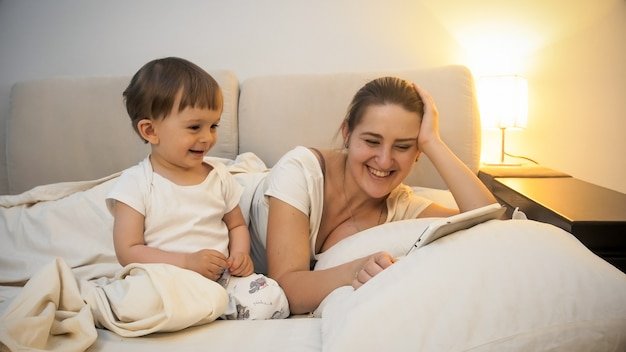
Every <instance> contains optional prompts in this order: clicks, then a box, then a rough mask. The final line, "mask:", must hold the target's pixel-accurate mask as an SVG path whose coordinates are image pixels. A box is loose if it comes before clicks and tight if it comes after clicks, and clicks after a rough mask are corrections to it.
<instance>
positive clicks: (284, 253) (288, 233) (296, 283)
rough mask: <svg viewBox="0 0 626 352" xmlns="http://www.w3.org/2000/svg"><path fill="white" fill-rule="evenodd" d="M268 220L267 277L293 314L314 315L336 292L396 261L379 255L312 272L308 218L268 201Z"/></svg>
mask: <svg viewBox="0 0 626 352" xmlns="http://www.w3.org/2000/svg"><path fill="white" fill-rule="evenodd" d="M268 216H269V217H268V225H267V266H268V274H269V276H270V277H271V278H273V279H275V280H276V281H277V282H278V284H279V285H280V286H281V287H282V289H283V290H284V291H285V294H286V295H287V299H288V300H289V310H290V311H291V313H293V314H302V313H309V312H313V311H314V310H315V309H316V308H317V307H318V306H319V305H320V303H321V302H322V300H323V299H324V298H326V296H327V295H328V294H329V293H331V292H332V291H333V290H335V289H336V288H338V287H340V286H346V285H351V284H353V285H355V287H357V286H360V285H361V284H362V283H363V282H366V281H367V280H368V279H369V278H371V277H373V276H374V275H376V274H377V273H378V272H380V271H382V270H383V269H384V268H386V267H387V266H389V265H391V263H392V261H393V259H392V258H391V257H390V256H389V255H388V254H386V253H382V252H380V253H376V254H374V255H371V256H368V257H365V258H361V259H357V260H354V261H351V262H348V263H345V264H342V265H339V266H336V267H333V268H329V269H326V270H317V271H311V269H310V253H311V250H310V242H309V218H308V216H307V215H306V214H304V213H302V212H301V211H299V210H297V209H296V208H294V207H293V206H291V205H289V204H287V203H285V202H283V201H281V200H279V199H276V198H274V197H270V200H269V215H268ZM357 274H358V275H357ZM357 276H358V278H357Z"/></svg>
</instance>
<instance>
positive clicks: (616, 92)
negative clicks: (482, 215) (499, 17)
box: [520, 1, 626, 211]
mask: <svg viewBox="0 0 626 352" xmlns="http://www.w3.org/2000/svg"><path fill="white" fill-rule="evenodd" d="M528 76H529V84H531V82H532V84H533V86H534V89H533V90H532V91H531V94H532V95H531V96H530V97H529V99H530V100H531V101H533V105H532V106H531V107H530V108H531V111H530V113H531V115H530V118H531V119H532V120H529V124H532V125H531V126H530V127H529V128H528V132H529V133H520V136H522V137H523V138H521V139H520V143H521V144H522V145H523V146H524V148H523V149H524V150H525V151H526V153H528V154H530V155H534V156H536V157H537V158H538V159H539V160H540V161H541V163H543V164H546V165H549V166H551V167H553V168H556V169H559V170H562V171H564V172H567V173H570V174H571V175H574V176H576V177H578V178H580V179H583V180H586V181H588V182H592V183H597V184H600V185H602V186H604V187H607V188H611V189H615V190H618V191H620V192H622V193H626V156H624V153H625V152H626V98H625V97H626V1H620V2H617V3H616V4H615V8H613V9H612V10H611V11H609V12H608V13H607V14H606V15H605V16H603V17H602V18H599V19H598V20H597V21H596V22H594V23H592V24H591V25H589V26H588V27H586V28H583V29H582V30H581V31H580V32H577V33H573V34H572V35H570V36H568V37H566V38H563V40H560V41H559V42H557V43H554V44H553V45H550V46H548V47H546V48H544V49H543V50H540V51H538V52H537V53H536V56H535V58H534V64H533V65H532V69H531V71H530V72H529V74H528ZM524 132H526V131H524ZM625 211H626V209H625Z"/></svg>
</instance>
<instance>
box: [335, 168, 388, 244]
mask: <svg viewBox="0 0 626 352" xmlns="http://www.w3.org/2000/svg"><path fill="white" fill-rule="evenodd" d="M347 163H348V157H347V156H346V158H345V159H344V161H343V179H342V182H341V183H342V186H343V197H344V198H345V200H346V207H347V208H348V214H350V220H351V221H352V225H353V226H354V228H356V231H357V232H361V229H360V228H359V226H357V224H356V221H354V215H352V208H350V201H348V194H347V193H346V166H347ZM385 203H386V202H383V204H382V205H381V206H380V214H378V221H377V222H376V225H374V226H378V225H380V219H381V218H382V217H383V210H384V209H385Z"/></svg>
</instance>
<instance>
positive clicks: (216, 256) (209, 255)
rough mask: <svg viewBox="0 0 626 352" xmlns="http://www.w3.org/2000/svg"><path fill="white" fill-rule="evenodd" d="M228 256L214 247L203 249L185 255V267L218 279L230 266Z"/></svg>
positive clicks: (212, 278) (214, 279)
mask: <svg viewBox="0 0 626 352" xmlns="http://www.w3.org/2000/svg"><path fill="white" fill-rule="evenodd" d="M226 259H227V258H226V256H225V255H224V254H222V253H221V252H219V251H216V250H213V249H201V250H199V251H197V252H194V253H189V254H187V255H186V256H185V269H189V270H193V271H195V272H197V273H198V274H200V275H202V276H204V277H206V278H207V279H211V280H213V281H216V280H217V279H219V278H220V276H222V273H223V272H224V269H227V268H228V262H227V260H226Z"/></svg>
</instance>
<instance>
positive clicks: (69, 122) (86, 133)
mask: <svg viewBox="0 0 626 352" xmlns="http://www.w3.org/2000/svg"><path fill="white" fill-rule="evenodd" d="M209 73H210V74H211V75H212V76H213V77H214V78H215V79H216V80H217V81H218V83H219V84H220V86H221V87H222V90H223V94H224V100H225V103H224V112H223V114H222V122H221V125H220V132H221V134H220V137H221V140H220V143H219V144H218V145H217V146H216V147H215V148H214V149H213V150H212V151H211V155H215V156H220V157H225V158H234V157H235V156H236V155H237V148H238V145H237V143H238V138H237V102H238V97H239V82H238V79H237V77H236V76H235V74H234V73H233V72H230V71H209ZM130 78H131V77H130V76H127V77H126V76H124V77H78V78H69V77H62V78H51V79H42V80H33V81H27V82H20V83H17V84H15V85H14V86H13V89H12V91H11V115H10V117H9V120H8V123H7V136H6V143H7V170H6V172H7V173H8V182H9V193H10V194H15V193H20V192H22V191H25V190H28V189H30V188H32V187H34V186H37V185H40V184H47V183H54V182H64V181H83V180H91V179H96V178H100V177H104V176H107V175H109V174H112V173H114V172H117V171H120V170H122V169H124V168H126V167H129V166H131V165H134V164H136V163H137V162H139V161H140V160H141V159H142V158H144V157H145V156H146V155H147V153H148V151H149V148H148V147H147V145H145V144H144V143H143V142H142V141H141V139H140V138H139V137H138V136H137V135H136V134H135V132H134V130H133V129H132V128H131V123H130V118H129V117H128V114H127V113H126V109H125V107H124V103H123V97H122V92H123V91H124V89H126V86H128V83H129V82H130Z"/></svg>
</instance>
